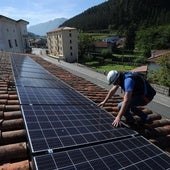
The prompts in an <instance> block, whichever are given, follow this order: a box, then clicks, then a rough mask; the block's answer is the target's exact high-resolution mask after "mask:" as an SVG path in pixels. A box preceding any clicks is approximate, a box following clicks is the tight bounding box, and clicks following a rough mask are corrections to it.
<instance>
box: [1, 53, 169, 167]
mask: <svg viewBox="0 0 170 170" xmlns="http://www.w3.org/2000/svg"><path fill="white" fill-rule="evenodd" d="M3 56H5V57H3ZM0 57H1V60H0V75H1V80H0V160H1V162H0V169H3V170H4V169H7V170H10V169H11V170H15V169H20V170H27V169H32V164H31V163H30V162H29V158H30V155H29V151H28V150H29V148H28V147H27V137H26V131H25V128H24V122H23V119H22V113H21V110H20V106H19V103H18V97H17V93H16V89H15V86H14V81H13V77H12V70H11V67H10V62H9V59H8V58H7V54H3V55H1V56H0ZM31 58H32V59H34V60H35V61H36V62H38V63H39V64H40V65H41V66H43V67H44V68H45V69H47V70H48V71H49V72H51V73H52V74H53V75H55V76H57V77H58V78H60V79H61V80H63V81H65V82H66V83H68V84H69V85H70V86H72V87H73V88H75V89H76V90H78V91H79V92H81V93H82V94H83V95H84V96H86V97H88V98H89V99H91V100H92V101H94V102H95V103H96V104H98V103H100V102H101V101H102V100H103V99H104V97H105V95H106V94H107V90H105V89H103V88H101V87H98V86H97V85H95V84H92V83H91V82H89V81H87V80H85V79H83V78H81V77H77V76H75V75H73V74H72V73H69V72H68V71H66V70H64V69H62V68H60V67H58V66H56V65H55V64H51V63H48V62H47V61H44V60H43V59H41V58H39V57H36V56H33V55H31ZM1 63H2V65H3V66H2V65H1ZM4 65H5V67H4ZM121 100H122V97H120V96H118V95H115V96H114V97H113V98H112V99H110V100H109V101H108V103H107V104H106V105H105V107H104V108H105V109H106V110H107V111H108V112H109V113H110V114H112V115H114V116H116V115H117V103H118V102H120V101H121ZM141 109H143V111H144V112H145V113H146V114H150V115H151V117H152V118H153V123H151V124H145V125H144V126H142V127H140V128H136V127H131V128H133V129H135V130H137V131H138V132H139V133H140V134H141V135H143V136H144V137H146V138H147V139H148V140H150V141H151V142H152V143H154V144H156V145H157V146H159V147H160V148H162V149H163V150H164V151H166V152H167V153H168V154H169V153H170V120H169V119H164V118H162V117H161V115H159V114H156V113H153V112H152V111H151V110H149V109H146V108H143V107H141ZM134 118H135V119H139V117H137V116H135V117H134Z"/></svg>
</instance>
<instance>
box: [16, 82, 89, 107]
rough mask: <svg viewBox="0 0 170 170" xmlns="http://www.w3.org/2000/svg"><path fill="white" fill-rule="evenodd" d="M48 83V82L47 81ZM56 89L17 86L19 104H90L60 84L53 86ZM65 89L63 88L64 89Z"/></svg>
mask: <svg viewBox="0 0 170 170" xmlns="http://www.w3.org/2000/svg"><path fill="white" fill-rule="evenodd" d="M47 82H49V81H47ZM55 85H56V86H57V88H39V87H38V88H37V87H22V86H18V87H17V91H18V94H19V99H20V104H41V105H43V104H55V105H59V104H60V105H63V104H65V105H66V104H75V105H78V104H91V103H92V102H91V101H90V100H87V99H86V98H85V97H84V96H82V95H81V94H79V93H77V92H76V91H75V90H73V89H71V88H68V86H66V85H65V84H63V83H62V82H61V83H60V82H58V83H56V84H55ZM64 87H65V88H64Z"/></svg>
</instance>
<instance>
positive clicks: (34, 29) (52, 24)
mask: <svg viewBox="0 0 170 170" xmlns="http://www.w3.org/2000/svg"><path fill="white" fill-rule="evenodd" d="M66 20H67V19H66V18H56V19H54V20H51V21H48V22H45V23H40V24H37V25H33V26H30V27H28V32H31V33H34V34H36V35H41V36H44V35H46V33H47V32H48V31H51V30H53V29H56V28H58V26H59V25H61V24H62V23H63V22H65V21H66Z"/></svg>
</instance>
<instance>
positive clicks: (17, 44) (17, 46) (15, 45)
mask: <svg viewBox="0 0 170 170" xmlns="http://www.w3.org/2000/svg"><path fill="white" fill-rule="evenodd" d="M15 46H16V47H18V44H17V40H16V39H15Z"/></svg>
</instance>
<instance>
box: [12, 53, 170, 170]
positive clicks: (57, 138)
mask: <svg viewBox="0 0 170 170" xmlns="http://www.w3.org/2000/svg"><path fill="white" fill-rule="evenodd" d="M11 63H12V69H13V74H14V78H15V84H16V88H17V92H18V96H19V101H20V104H21V109H22V113H23V118H24V122H25V126H26V131H27V135H28V140H29V144H30V150H31V154H32V156H33V160H34V164H35V168H36V169H40V170H41V169H45V170H46V169H102V170H103V169H131V168H133V169H139V167H143V168H146V169H153V167H155V166H156V167H158V168H159V169H167V168H170V164H169V162H170V158H169V157H168V156H167V155H166V154H165V153H163V152H162V151H161V150H159V149H158V148H157V147H155V146H154V145H152V144H151V143H149V142H148V141H147V140H145V139H144V138H143V137H141V136H139V134H138V133H137V132H135V131H133V130H131V129H129V128H127V127H125V126H124V127H119V128H114V127H113V126H112V125H111V123H112V121H113V119H114V117H113V116H111V115H109V114H108V113H107V112H106V111H105V110H103V109H101V108H100V107H98V106H96V105H95V104H94V103H93V102H92V101H90V100H89V99H87V98H85V97H84V96H82V95H81V94H80V93H79V92H77V91H75V90H74V89H72V88H71V87H70V86H68V85H67V84H65V83H64V82H62V81H61V80H60V79H58V78H56V77H54V76H53V75H52V74H50V73H49V72H48V71H46V70H45V69H44V68H42V67H41V66H40V65H39V64H37V63H36V62H35V61H33V60H32V59H31V58H29V57H27V56H17V55H16V56H11ZM158 160H159V161H158Z"/></svg>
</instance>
